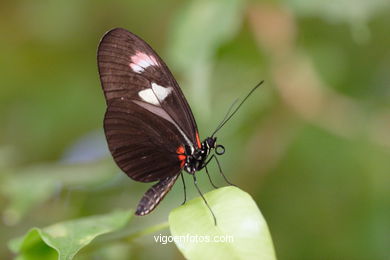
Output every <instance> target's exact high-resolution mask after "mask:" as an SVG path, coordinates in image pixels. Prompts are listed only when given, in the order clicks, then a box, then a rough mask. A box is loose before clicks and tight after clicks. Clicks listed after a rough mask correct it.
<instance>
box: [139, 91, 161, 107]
mask: <svg viewBox="0 0 390 260" xmlns="http://www.w3.org/2000/svg"><path fill="white" fill-rule="evenodd" d="M138 96H140V98H142V99H143V100H144V101H145V102H147V103H150V104H153V105H156V106H158V105H160V103H159V102H158V99H157V97H156V95H155V94H154V92H153V90H152V89H150V88H147V89H144V90H141V91H140V92H138Z"/></svg>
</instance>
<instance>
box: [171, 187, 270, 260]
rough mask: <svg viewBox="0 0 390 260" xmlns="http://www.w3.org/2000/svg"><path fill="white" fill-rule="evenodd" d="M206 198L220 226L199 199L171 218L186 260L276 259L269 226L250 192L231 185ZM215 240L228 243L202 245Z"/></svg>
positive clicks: (172, 229) (173, 229)
mask: <svg viewBox="0 0 390 260" xmlns="http://www.w3.org/2000/svg"><path fill="white" fill-rule="evenodd" d="M204 196H205V198H206V200H207V202H208V203H209V205H210V207H211V208H212V210H213V212H214V214H215V216H216V218H217V226H215V225H214V221H213V218H212V215H211V213H210V211H209V209H208V208H207V207H206V205H205V204H204V202H203V200H202V198H200V197H199V198H196V199H194V200H191V201H189V202H187V203H186V204H185V205H183V206H181V207H179V208H176V209H175V210H173V211H172V212H171V214H170V215H169V224H170V229H171V233H172V235H173V236H174V241H175V243H176V245H177V247H178V248H179V250H180V251H181V252H182V253H183V254H184V256H185V257H186V258H187V259H245V260H247V259H257V260H260V259H267V260H274V259H276V256H275V252H274V247H273V244H272V239H271V235H270V233H269V230H268V227H267V223H266V222H265V220H264V218H263V216H262V215H261V212H260V210H259V208H258V207H257V205H256V203H255V201H254V200H253V199H252V197H251V196H250V195H249V194H248V193H246V192H244V191H242V190H240V189H238V188H236V187H232V186H230V187H224V188H220V189H217V190H214V191H211V192H209V193H207V194H205V195H204ZM179 236H180V237H179ZM214 238H217V239H219V240H222V239H225V240H226V242H201V241H202V240H204V241H206V240H207V239H208V240H210V241H212V240H213V239H214ZM196 239H197V241H195V240H196ZM191 240H192V241H191ZM229 240H230V241H229Z"/></svg>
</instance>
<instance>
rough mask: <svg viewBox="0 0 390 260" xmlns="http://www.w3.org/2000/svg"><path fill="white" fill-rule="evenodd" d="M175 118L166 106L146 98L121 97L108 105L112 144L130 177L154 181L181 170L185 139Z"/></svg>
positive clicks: (107, 128) (107, 125)
mask: <svg viewBox="0 0 390 260" xmlns="http://www.w3.org/2000/svg"><path fill="white" fill-rule="evenodd" d="M171 121H172V119H170V117H169V115H168V114H167V113H166V112H165V111H164V110H163V109H161V108H160V107H156V106H153V105H150V104H148V103H145V102H142V101H134V100H129V99H123V100H122V99H119V100H115V101H113V102H112V103H111V104H110V105H109V106H108V108H107V111H106V115H105V117H104V131H105V134H106V138H107V143H108V147H109V149H110V151H111V154H112V156H113V158H114V160H115V162H116V163H117V165H118V166H119V168H121V169H122V170H123V171H124V172H125V173H126V174H127V175H128V176H129V177H130V178H132V179H134V180H136V181H141V182H151V181H157V180H161V179H164V178H165V177H168V176H172V175H176V174H178V173H179V172H180V170H181V161H180V160H179V159H178V155H177V154H176V150H177V147H179V146H180V145H181V143H182V142H183V140H182V136H181V135H180V133H179V132H178V130H177V128H176V127H175V125H174V124H172V122H171Z"/></svg>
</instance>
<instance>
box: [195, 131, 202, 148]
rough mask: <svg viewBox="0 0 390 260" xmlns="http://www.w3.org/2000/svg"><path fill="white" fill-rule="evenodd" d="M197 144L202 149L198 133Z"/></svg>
mask: <svg viewBox="0 0 390 260" xmlns="http://www.w3.org/2000/svg"><path fill="white" fill-rule="evenodd" d="M196 143H197V144H198V148H202V144H201V143H200V139H199V133H198V132H196Z"/></svg>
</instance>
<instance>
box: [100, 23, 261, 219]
mask: <svg viewBox="0 0 390 260" xmlns="http://www.w3.org/2000/svg"><path fill="white" fill-rule="evenodd" d="M97 59H98V69H99V76H100V81H101V85H102V88H103V91H104V96H105V99H106V103H107V110H106V113H105V116H104V132H105V136H106V139H107V143H108V147H109V150H110V152H111V154H112V157H113V158H114V161H115V162H116V164H117V165H118V167H119V168H120V169H121V170H122V171H123V172H125V173H126V174H127V175H128V176H129V177H130V178H131V179H133V180H135V181H138V182H156V183H155V184H154V185H153V186H152V187H151V188H150V189H148V190H147V191H146V193H145V194H144V196H143V197H142V199H141V200H140V202H139V204H138V206H137V210H136V212H135V214H136V215H139V216H143V215H146V214H148V213H150V212H151V211H152V210H153V209H155V208H156V206H157V205H158V204H159V203H160V201H161V200H162V199H163V198H164V196H165V195H166V194H167V193H168V192H169V191H170V190H171V188H172V186H173V185H174V183H175V182H176V180H177V179H178V177H179V175H181V177H182V180H183V184H184V185H185V183H184V178H183V173H182V171H183V170H184V171H185V172H187V173H189V174H190V175H192V176H193V178H194V183H195V186H196V188H197V189H198V191H199V193H200V195H201V196H202V198H203V199H204V197H203V195H202V193H201V192H200V190H199V187H198V185H197V179H196V175H195V173H196V172H197V171H200V170H202V169H206V172H207V174H208V171H207V164H208V163H209V162H210V161H211V160H212V159H216V160H217V157H216V155H215V154H217V155H221V154H223V153H224V151H225V148H224V147H223V146H222V145H219V144H217V138H216V137H215V136H214V135H215V133H216V132H217V131H218V130H219V129H220V128H221V127H222V126H223V125H224V124H225V123H226V122H227V121H228V120H229V119H230V118H231V116H233V114H234V113H235V112H236V111H237V110H238V108H239V107H240V106H241V105H242V103H243V102H244V101H245V99H246V98H247V97H248V96H249V95H250V94H251V93H252V92H253V91H254V89H256V88H257V87H258V86H259V85H260V84H261V83H262V82H261V83H260V84H258V86H256V87H255V88H254V89H253V90H252V91H251V92H250V94H249V95H248V96H247V97H246V98H245V99H244V101H242V102H241V104H240V105H239V106H238V107H237V108H236V109H235V110H234V112H233V113H230V115H229V116H228V114H229V112H230V111H231V109H232V107H231V109H229V112H228V114H227V115H226V116H225V118H224V120H222V122H221V123H220V124H219V126H218V127H217V130H216V131H214V133H213V135H211V137H207V138H206V139H205V140H204V141H203V142H201V141H200V138H199V132H198V129H197V125H196V121H195V119H194V116H193V114H192V111H191V108H190V106H189V105H188V102H187V100H186V98H185V97H184V95H183V92H182V91H181V89H180V87H179V85H178V83H177V82H176V80H175V78H174V77H173V75H172V73H171V72H170V71H169V69H168V67H167V65H166V64H165V63H164V61H163V60H162V59H161V58H160V57H159V56H158V54H157V53H156V52H155V51H154V50H153V49H152V48H151V47H150V46H149V45H148V44H147V43H146V42H145V41H144V40H142V39H141V38H140V37H138V36H136V35H135V34H133V33H131V32H129V31H127V30H125V29H122V28H115V29H112V30H110V31H109V32H107V33H106V34H105V35H104V36H103V38H102V40H101V42H100V44H99V47H98V52H97ZM213 151H214V152H215V153H213ZM217 163H218V166H219V169H220V172H221V174H222V175H223V172H222V170H221V168H220V164H219V162H218V160H217ZM208 176H209V178H210V175H209V174H208ZM223 176H224V175H223ZM224 178H225V180H226V181H227V182H228V183H230V182H229V181H228V180H227V179H226V177H225V176H224ZM210 181H211V179H210ZM213 186H214V184H213ZM184 187H185V186H184ZM204 201H205V203H206V205H207V206H208V207H209V205H208V204H207V201H206V200H205V199H204ZM209 209H210V207H209ZM210 210H211V209H210ZM211 213H212V211H211ZM212 214H213V213H212ZM213 217H214V221H215V223H216V219H215V216H214V214H213Z"/></svg>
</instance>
